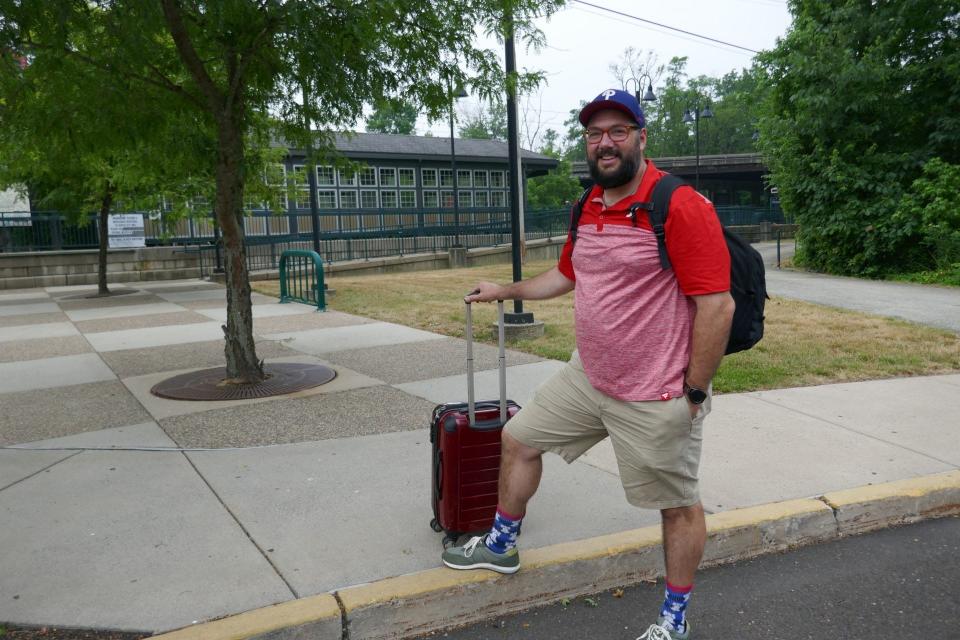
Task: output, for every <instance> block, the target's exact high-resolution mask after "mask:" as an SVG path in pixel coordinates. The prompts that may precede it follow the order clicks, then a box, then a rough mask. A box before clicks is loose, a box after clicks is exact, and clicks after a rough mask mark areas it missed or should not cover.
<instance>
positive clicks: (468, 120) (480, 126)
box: [459, 101, 507, 140]
mask: <svg viewBox="0 0 960 640" xmlns="http://www.w3.org/2000/svg"><path fill="white" fill-rule="evenodd" d="M462 120H463V122H462V124H461V125H460V129H459V132H460V137H461V138H471V139H473V140H506V139H507V108H506V107H505V106H504V105H503V103H501V102H497V101H493V102H490V103H489V104H487V106H486V108H484V106H483V104H482V103H481V105H480V106H479V107H478V108H477V109H475V110H474V111H473V112H468V113H466V114H465V115H464V116H463V118H462Z"/></svg>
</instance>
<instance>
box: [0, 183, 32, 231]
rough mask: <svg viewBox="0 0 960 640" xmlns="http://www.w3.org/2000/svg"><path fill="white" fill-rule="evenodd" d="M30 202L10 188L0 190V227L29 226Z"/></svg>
mask: <svg viewBox="0 0 960 640" xmlns="http://www.w3.org/2000/svg"><path fill="white" fill-rule="evenodd" d="M29 226H30V203H29V202H27V201H26V200H25V199H23V198H21V197H20V194H19V193H17V192H16V191H14V190H13V189H10V190H8V191H0V227H29Z"/></svg>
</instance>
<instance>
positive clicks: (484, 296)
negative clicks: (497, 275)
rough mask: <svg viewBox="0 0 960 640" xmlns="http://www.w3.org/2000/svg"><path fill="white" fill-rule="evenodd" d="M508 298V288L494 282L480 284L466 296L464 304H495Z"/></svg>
mask: <svg viewBox="0 0 960 640" xmlns="http://www.w3.org/2000/svg"><path fill="white" fill-rule="evenodd" d="M506 297H507V288H506V287H503V286H500V285H499V284H495V283H493V282H478V283H477V286H476V288H474V290H473V291H471V292H470V293H468V294H467V295H466V296H464V298H463V301H464V302H493V301H494V300H504V299H506Z"/></svg>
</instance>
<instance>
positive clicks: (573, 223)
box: [570, 185, 593, 244]
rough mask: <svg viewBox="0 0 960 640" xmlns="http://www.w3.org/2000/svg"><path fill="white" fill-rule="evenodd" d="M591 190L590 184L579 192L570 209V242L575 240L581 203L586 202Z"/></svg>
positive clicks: (572, 242)
mask: <svg viewBox="0 0 960 640" xmlns="http://www.w3.org/2000/svg"><path fill="white" fill-rule="evenodd" d="M591 191H593V185H590V186H589V187H587V188H586V190H585V191H584V192H583V194H581V196H580V198H579V199H578V200H577V201H576V202H575V203H574V205H573V209H571V210H570V244H576V242H577V228H578V227H579V226H580V216H581V215H582V214H583V205H585V204H587V199H588V198H589V197H590V192H591Z"/></svg>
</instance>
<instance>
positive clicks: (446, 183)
mask: <svg viewBox="0 0 960 640" xmlns="http://www.w3.org/2000/svg"><path fill="white" fill-rule="evenodd" d="M440 186H441V187H452V186H453V169H440Z"/></svg>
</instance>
